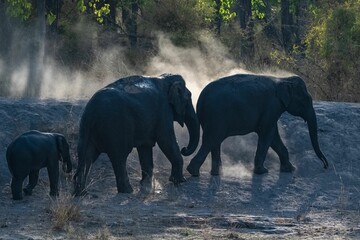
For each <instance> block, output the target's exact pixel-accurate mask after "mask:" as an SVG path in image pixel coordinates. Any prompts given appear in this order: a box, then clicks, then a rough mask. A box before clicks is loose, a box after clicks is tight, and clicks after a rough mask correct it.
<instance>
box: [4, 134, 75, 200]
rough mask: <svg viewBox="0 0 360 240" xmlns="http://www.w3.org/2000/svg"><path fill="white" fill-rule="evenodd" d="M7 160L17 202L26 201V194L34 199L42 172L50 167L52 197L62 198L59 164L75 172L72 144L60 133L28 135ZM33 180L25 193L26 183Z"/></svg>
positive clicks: (13, 146) (10, 148)
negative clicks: (70, 147)
mask: <svg viewBox="0 0 360 240" xmlns="http://www.w3.org/2000/svg"><path fill="white" fill-rule="evenodd" d="M6 159H7V163H8V167H9V170H10V173H11V175H12V179H11V192H12V196H13V199H14V200H21V199H22V198H23V195H22V191H24V193H25V194H26V195H31V194H32V190H33V189H34V187H35V186H36V184H37V182H38V179H39V171H40V169H41V168H44V167H46V168H47V171H48V175H49V181H50V195H51V196H57V195H58V194H59V190H58V181H59V160H60V161H62V162H63V167H62V168H63V171H64V172H67V173H69V172H71V170H72V164H71V159H70V153H69V144H68V142H67V141H66V139H65V137H64V136H63V135H61V134H58V133H44V132H39V131H35V130H32V131H28V132H26V133H24V134H22V135H20V136H19V137H17V138H16V139H15V140H14V141H13V142H12V143H10V145H9V146H8V148H7V150H6ZM27 176H29V182H28V184H27V186H26V187H25V188H24V189H22V186H23V181H24V180H25V178H26V177H27Z"/></svg>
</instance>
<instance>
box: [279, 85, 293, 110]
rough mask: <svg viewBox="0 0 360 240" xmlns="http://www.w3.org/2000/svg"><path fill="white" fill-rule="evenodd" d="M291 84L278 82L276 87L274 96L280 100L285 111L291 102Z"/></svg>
mask: <svg viewBox="0 0 360 240" xmlns="http://www.w3.org/2000/svg"><path fill="white" fill-rule="evenodd" d="M291 85H292V84H291V82H288V81H279V82H278V84H277V87H276V96H277V97H278V98H279V99H280V102H281V103H282V104H283V106H284V107H285V109H287V108H288V107H289V105H290V101H291V88H292V86H291Z"/></svg>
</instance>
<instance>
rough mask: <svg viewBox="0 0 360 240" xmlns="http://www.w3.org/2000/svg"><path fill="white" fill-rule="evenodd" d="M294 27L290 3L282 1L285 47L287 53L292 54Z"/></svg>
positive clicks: (282, 25)
mask: <svg viewBox="0 0 360 240" xmlns="http://www.w3.org/2000/svg"><path fill="white" fill-rule="evenodd" d="M292 25H293V22H292V15H291V13H290V1H289V0H281V33H282V40H283V46H284V49H285V51H286V52H290V51H291V48H292Z"/></svg>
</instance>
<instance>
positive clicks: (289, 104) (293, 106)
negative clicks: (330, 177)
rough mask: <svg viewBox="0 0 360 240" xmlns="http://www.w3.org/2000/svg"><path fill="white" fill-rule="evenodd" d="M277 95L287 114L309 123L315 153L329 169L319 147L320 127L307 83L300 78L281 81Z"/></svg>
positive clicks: (278, 84)
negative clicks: (318, 132)
mask: <svg viewBox="0 0 360 240" xmlns="http://www.w3.org/2000/svg"><path fill="white" fill-rule="evenodd" d="M276 93H277V96H278V97H279V99H280V101H281V103H282V105H283V106H284V108H285V110H286V111H287V112H289V113H290V114H292V115H294V116H299V117H301V118H302V119H304V121H305V122H307V125H308V129H309V135H310V139H311V143H312V146H313V148H314V151H315V153H316V155H317V156H318V158H319V159H320V160H321V161H322V162H323V164H324V168H327V167H328V162H327V159H326V157H325V156H324V154H323V153H322V152H321V150H320V147H319V142H318V134H317V131H318V127H317V120H316V114H315V110H314V107H313V101H312V98H311V95H310V94H309V93H308V91H307V88H306V85H305V82H304V81H303V80H302V79H301V78H300V77H298V76H292V77H288V78H284V79H281V80H279V81H278V82H277V88H276Z"/></svg>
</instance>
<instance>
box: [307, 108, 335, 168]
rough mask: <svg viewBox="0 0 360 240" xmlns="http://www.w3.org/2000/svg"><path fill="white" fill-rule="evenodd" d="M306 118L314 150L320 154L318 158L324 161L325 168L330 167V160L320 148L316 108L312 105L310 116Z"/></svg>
mask: <svg viewBox="0 0 360 240" xmlns="http://www.w3.org/2000/svg"><path fill="white" fill-rule="evenodd" d="M305 120H306V121H307V124H308V128H309V135H310V139H311V143H312V146H313V148H314V151H315V153H316V155H317V156H318V158H319V159H320V160H321V161H322V162H323V164H324V168H328V166H329V164H328V161H327V159H326V157H325V156H324V154H323V153H322V152H321V150H320V146H319V142H318V133H317V131H318V127H317V120H316V114H315V111H314V108H313V107H312V106H311V107H310V109H309V112H308V116H307V118H306V119H305Z"/></svg>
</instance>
